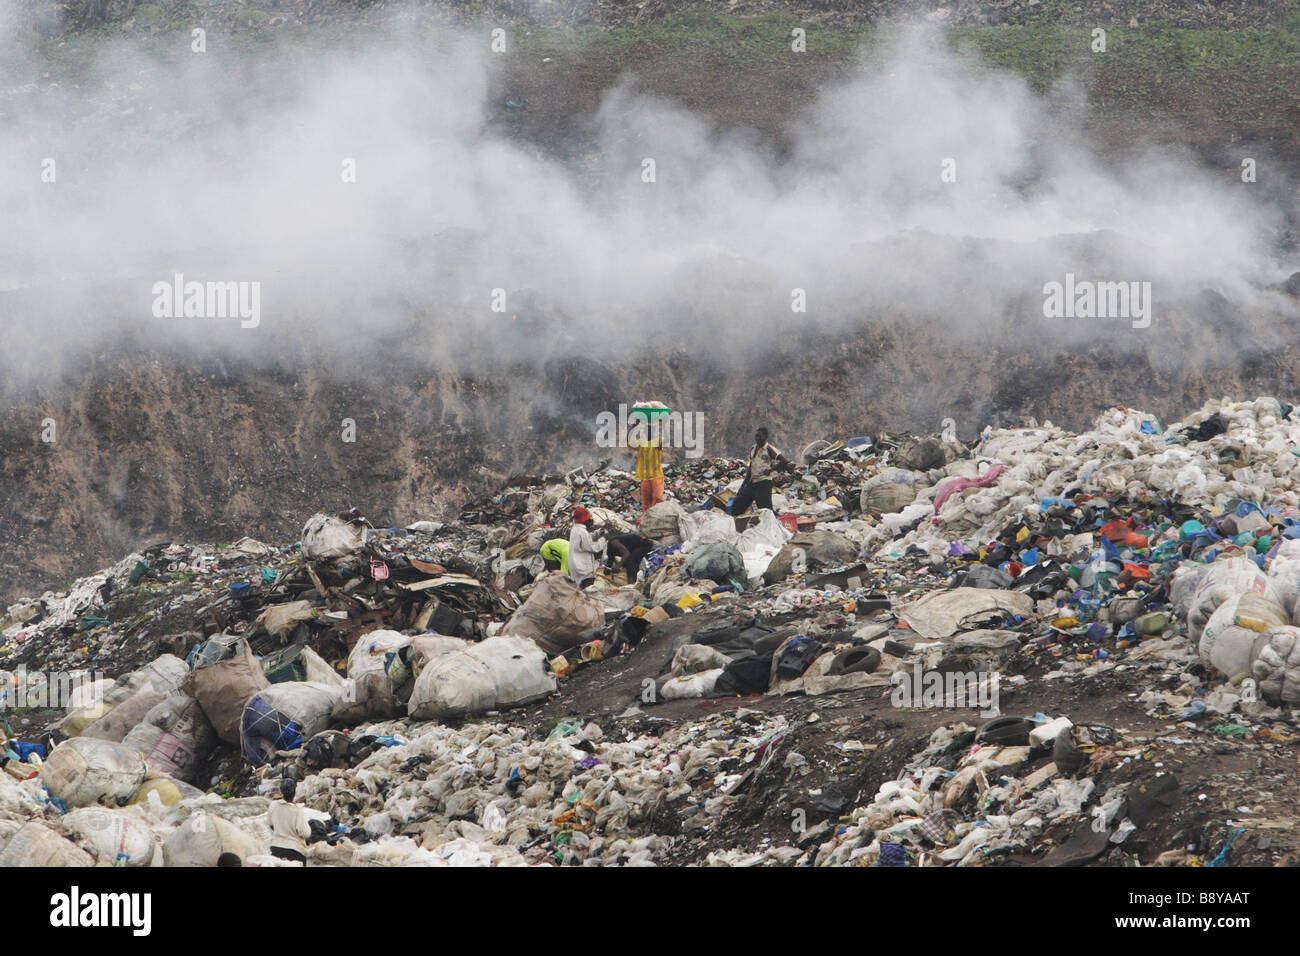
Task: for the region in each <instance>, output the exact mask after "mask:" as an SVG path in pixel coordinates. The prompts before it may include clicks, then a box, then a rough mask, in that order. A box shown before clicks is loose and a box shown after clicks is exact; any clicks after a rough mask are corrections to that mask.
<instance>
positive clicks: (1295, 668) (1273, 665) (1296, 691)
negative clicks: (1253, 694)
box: [1251, 625, 1300, 704]
mask: <svg viewBox="0 0 1300 956" xmlns="http://www.w3.org/2000/svg"><path fill="white" fill-rule="evenodd" d="M1265 636H1266V637H1267V640H1266V641H1264V643H1263V644H1262V646H1261V647H1260V648H1259V653H1258V654H1256V655H1255V663H1254V664H1253V665H1251V673H1252V674H1253V676H1254V678H1255V680H1256V681H1257V682H1258V683H1259V691H1260V693H1261V694H1262V695H1263V696H1264V699H1265V700H1267V701H1268V702H1269V703H1271V704H1300V627H1293V626H1291V625H1286V626H1284V627H1275V628H1273V630H1271V631H1269V632H1268V634H1267V635H1265Z"/></svg>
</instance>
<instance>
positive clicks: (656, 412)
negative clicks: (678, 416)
mask: <svg viewBox="0 0 1300 956" xmlns="http://www.w3.org/2000/svg"><path fill="white" fill-rule="evenodd" d="M632 411H633V413H638V412H639V413H640V414H642V415H644V416H645V417H646V421H651V422H653V421H658V420H659V419H661V418H667V417H668V416H669V415H671V414H672V411H673V410H672V409H671V408H647V407H646V406H644V405H633V406H632Z"/></svg>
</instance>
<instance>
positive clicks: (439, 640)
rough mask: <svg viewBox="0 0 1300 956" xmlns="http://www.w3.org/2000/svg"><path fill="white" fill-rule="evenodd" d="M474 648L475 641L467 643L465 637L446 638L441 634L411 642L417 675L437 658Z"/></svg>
mask: <svg viewBox="0 0 1300 956" xmlns="http://www.w3.org/2000/svg"><path fill="white" fill-rule="evenodd" d="M471 646H473V641H467V640H465V639H464V638H463V637H444V636H443V635H441V634H422V635H421V636H419V637H416V638H413V639H412V640H411V650H412V652H413V653H414V655H415V657H414V660H413V661H412V663H413V664H414V666H415V673H416V674H417V675H418V674H419V673H420V671H421V670H423V668H424V666H425V665H426V664H428V663H429V661H431V660H433V659H434V658H435V657H442V656H443V655H444V654H454V653H455V652H456V651H465V650H469V648H470V647H471Z"/></svg>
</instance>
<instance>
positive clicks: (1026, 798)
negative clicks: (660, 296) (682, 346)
mask: <svg viewBox="0 0 1300 956" xmlns="http://www.w3.org/2000/svg"><path fill="white" fill-rule="evenodd" d="M1291 411H1292V409H1291V407H1290V406H1289V405H1285V404H1283V403H1281V402H1279V401H1277V400H1274V399H1268V398H1262V399H1258V400H1256V401H1254V402H1241V403H1233V402H1226V401H1225V402H1215V403H1209V404H1207V405H1206V406H1205V407H1204V408H1202V409H1200V410H1199V411H1198V412H1196V413H1194V414H1193V415H1191V416H1189V417H1188V418H1187V419H1185V420H1184V421H1182V422H1179V423H1176V424H1174V425H1172V426H1170V427H1168V428H1166V427H1165V426H1162V425H1161V423H1160V422H1159V421H1157V420H1156V419H1155V418H1154V417H1152V416H1150V415H1145V414H1143V413H1141V412H1137V411H1134V410H1131V409H1127V408H1122V407H1121V408H1114V409H1111V410H1109V411H1107V412H1106V413H1105V414H1103V415H1101V416H1100V417H1099V418H1098V420H1097V422H1096V424H1095V427H1094V428H1093V429H1092V430H1090V431H1088V432H1085V433H1083V434H1079V435H1073V434H1069V433H1066V432H1064V431H1062V430H1061V429H1058V428H1056V427H1054V426H1052V425H1051V424H1050V423H1047V424H1045V425H1043V426H1038V425H1036V424H1032V423H1031V426H1030V427H1027V428H1021V429H1001V430H991V429H986V430H985V432H984V433H983V434H982V435H981V436H980V438H979V441H978V442H976V443H974V444H972V445H970V446H967V445H964V444H962V443H961V442H959V441H958V440H957V439H956V438H955V437H954V436H953V435H952V434H951V433H948V434H945V435H939V436H910V435H888V434H885V435H877V436H871V437H861V438H851V439H847V440H844V441H836V442H830V441H820V442H814V443H812V444H811V445H809V446H807V447H806V448H805V449H803V451H802V453H801V455H800V456H799V460H800V461H801V463H802V466H803V468H802V471H801V472H799V473H797V474H795V475H794V476H792V477H791V478H790V479H789V480H787V481H785V482H784V483H783V484H780V485H779V486H778V488H777V490H776V493H775V494H774V495H773V505H774V509H773V510H771V511H768V510H764V511H759V512H753V513H750V514H744V515H734V514H731V513H730V512H729V510H728V506H729V503H730V502H731V501H732V500H733V499H734V498H735V496H736V493H737V491H738V490H739V486H740V483H741V480H742V477H743V471H744V462H742V461H737V460H733V459H712V460H698V461H687V462H685V463H683V464H673V463H669V464H667V465H666V468H665V470H666V472H667V479H668V480H667V481H666V482H665V485H666V488H667V490H668V500H666V501H664V502H662V503H660V504H657V505H655V506H654V507H652V508H651V509H649V511H647V512H646V513H645V514H644V515H642V514H641V513H640V510H639V505H638V500H639V499H638V494H637V492H638V488H637V482H636V481H635V480H634V479H633V476H632V475H631V474H629V473H628V472H626V471H622V470H620V469H618V468H616V467H613V466H611V465H609V464H606V465H604V466H603V467H601V468H599V469H596V470H594V471H590V472H589V471H586V470H582V469H579V470H576V471H573V472H570V473H568V474H567V475H563V476H560V475H520V476H515V477H514V478H512V479H511V480H510V481H509V482H507V484H506V486H505V487H504V488H503V489H502V491H501V492H500V493H498V494H497V495H494V496H492V497H490V498H488V499H485V500H483V501H479V502H476V503H472V504H470V505H467V506H466V507H465V508H463V509H462V511H461V513H460V515H459V518H458V519H457V520H455V521H447V522H437V521H417V522H415V523H413V524H411V525H409V526H406V527H374V526H372V525H371V523H370V522H369V521H367V520H366V519H365V518H364V517H362V516H360V515H359V514H358V513H356V512H355V511H352V512H344V513H339V514H332V515H331V514H316V515H313V516H312V517H311V518H310V519H309V520H308V521H307V523H306V524H305V526H304V528H303V532H302V536H301V539H300V540H299V541H297V542H294V543H291V544H288V545H286V546H284V547H275V546H272V545H268V544H265V543H262V542H259V541H256V540H254V539H251V538H243V539H241V540H239V541H237V542H234V543H233V544H229V545H224V546H219V547H198V546H193V545H187V544H181V543H178V542H172V541H160V542H154V543H151V544H147V545H144V546H142V547H141V549H140V550H139V551H138V552H137V553H133V554H131V555H129V556H127V557H126V558H124V559H123V560H122V561H121V562H119V563H117V564H116V565H114V566H113V567H111V568H107V569H105V570H104V571H102V572H100V573H98V574H95V575H91V576H89V577H86V578H83V579H81V580H79V581H76V582H75V583H74V584H72V585H71V586H70V587H69V588H67V589H66V590H64V591H61V592H47V593H46V594H44V595H42V596H40V597H39V598H33V599H30V600H26V601H20V602H18V603H16V604H14V605H13V606H11V607H9V608H8V609H7V610H6V611H4V613H3V616H0V707H2V708H3V710H2V711H0V713H2V714H3V717H4V721H3V723H0V745H2V746H3V755H2V757H0V759H2V760H3V765H2V767H0V769H2V771H3V772H0V863H16V864H31V863H40V862H51V863H54V862H57V863H61V864H72V863H81V864H86V865H89V864H91V863H96V862H97V863H99V864H101V865H104V864H115V865H128V866H147V865H163V864H170V865H217V864H218V863H219V862H222V863H223V865H226V863H229V861H230V860H231V859H234V860H236V861H237V862H238V863H240V864H257V865H302V864H313V865H349V864H357V863H366V864H374V865H380V864H382V865H402V864H417V865H442V864H448V863H450V864H454V865H462V864H463V865H521V864H539V863H562V864H566V865H577V864H581V865H610V864H619V863H624V864H627V863H630V864H648V863H655V862H662V861H665V860H680V859H681V853H682V841H683V840H685V839H686V838H684V837H682V836H681V834H682V832H683V830H684V829H685V830H691V829H692V828H694V829H701V828H706V827H711V826H712V824H713V823H715V822H716V821H717V820H719V819H723V818H726V817H727V814H728V813H732V812H735V807H736V806H737V798H736V792H735V789H734V788H735V785H736V784H737V783H738V781H740V780H741V779H742V778H744V779H749V777H750V776H752V775H753V773H754V772H755V770H756V768H757V767H759V766H762V767H764V768H767V767H768V763H767V762H768V761H769V760H770V759H771V755H772V753H773V752H774V750H775V749H776V744H775V743H774V741H778V740H782V741H784V740H785V739H786V737H787V736H788V735H789V734H791V733H792V732H793V730H792V727H793V726H794V721H793V716H792V715H793V710H791V709H790V708H794V707H797V706H798V704H797V702H798V701H800V700H836V701H841V702H843V701H854V702H858V704H860V706H863V707H882V708H883V707H891V706H892V707H895V708H897V707H900V706H908V707H915V706H916V705H917V702H916V701H908V702H905V703H904V704H900V703H899V702H898V700H897V698H896V695H897V694H898V691H899V688H900V686H908V687H911V686H918V687H919V685H920V683H921V680H922V678H923V677H924V676H925V675H927V674H934V673H939V674H948V675H951V674H954V673H962V674H973V675H976V676H975V678H974V679H973V680H972V682H971V683H970V685H969V688H968V689H969V691H970V698H969V699H966V698H963V699H962V700H960V701H958V702H956V703H953V702H951V701H947V700H946V699H944V700H940V701H937V702H936V701H920V702H919V703H920V705H921V709H922V710H925V708H932V709H931V711H930V712H931V713H933V714H934V715H935V719H934V720H931V722H930V727H929V728H928V729H927V733H928V734H929V743H928V744H927V745H926V746H925V747H924V749H922V750H921V751H919V752H917V753H915V754H913V755H912V756H911V757H910V759H908V760H907V761H906V763H905V764H904V765H903V766H902V769H901V770H891V771H890V773H889V774H888V779H882V780H879V781H876V782H874V783H873V784H872V785H871V786H870V787H869V788H867V790H864V791H863V793H862V794H861V800H860V801H859V802H858V803H857V805H856V806H851V807H850V806H845V807H837V808H834V811H835V813H836V814H838V816H836V818H835V819H833V820H832V819H828V820H826V821H824V823H823V830H824V832H821V833H820V836H823V837H826V839H813V838H811V837H810V836H808V835H805V834H798V835H796V836H795V837H793V838H792V839H791V840H789V841H786V842H782V841H770V842H769V845H767V846H766V847H765V848H763V849H760V850H754V849H745V848H742V847H739V846H734V847H722V848H709V849H708V850H707V854H705V853H704V852H701V854H700V856H699V857H698V859H696V862H704V861H706V860H707V862H711V863H715V864H726V865H753V864H772V863H779V864H792V863H794V864H809V865H813V864H815V865H840V864H853V865H948V864H951V865H988V864H990V863H996V862H1000V861H1001V860H1002V858H1003V857H1006V858H1008V859H1010V858H1016V857H1017V856H1025V857H1026V858H1029V857H1034V858H1044V857H1045V858H1046V859H1048V860H1050V861H1053V862H1063V861H1065V859H1066V857H1067V856H1070V860H1071V861H1072V862H1079V860H1080V859H1095V858H1097V857H1098V856H1100V855H1101V854H1102V851H1103V850H1107V849H1108V848H1113V847H1122V845H1123V844H1124V842H1125V839H1126V838H1127V836H1128V834H1130V833H1131V832H1133V830H1134V829H1136V828H1140V827H1142V826H1144V825H1145V824H1146V822H1147V820H1148V819H1149V818H1148V817H1145V816H1143V814H1144V813H1145V812H1146V811H1141V812H1138V811H1135V810H1134V807H1133V802H1134V799H1135V798H1134V796H1133V794H1132V793H1130V789H1131V788H1130V787H1129V785H1128V783H1127V782H1113V783H1112V784H1111V785H1110V786H1108V787H1104V788H1103V786H1102V784H1101V783H1100V782H1099V780H1100V778H1099V777H1098V773H1099V772H1101V771H1103V770H1106V769H1107V768H1108V767H1110V766H1112V764H1113V763H1114V761H1115V760H1120V761H1123V760H1128V761H1129V762H1132V761H1133V760H1137V759H1140V757H1139V755H1140V754H1141V753H1144V752H1146V751H1144V750H1143V748H1147V750H1149V749H1150V748H1151V747H1152V746H1154V745H1153V744H1152V743H1151V740H1150V739H1148V738H1142V739H1140V740H1139V739H1138V738H1137V737H1135V736H1134V735H1133V734H1132V733H1129V732H1126V731H1123V730H1122V729H1114V728H1111V727H1109V726H1105V725H1103V724H1100V723H1098V722H1095V721H1080V722H1078V723H1075V722H1072V721H1071V720H1070V719H1069V718H1067V717H1065V716H1063V715H1062V716H1058V717H1057V718H1055V719H1053V718H1049V717H1048V716H1047V715H1046V713H1044V712H1042V711H1043V710H1045V709H1046V708H1047V705H1046V704H1043V705H1042V707H1035V708H1034V711H1033V713H1032V714H1025V715H1024V716H1023V717H1014V716H1010V717H1003V716H1002V715H1001V713H999V712H998V710H997V708H998V696H999V695H1001V696H1002V698H1004V699H1006V698H1010V699H1012V700H1022V699H1026V698H1027V697H1029V696H1031V695H1034V694H1046V695H1050V694H1052V693H1054V690H1053V689H1054V688H1056V687H1061V686H1066V685H1074V684H1078V683H1080V682H1095V681H1098V680H1108V681H1113V682H1114V683H1113V689H1112V692H1113V693H1114V694H1115V695H1116V696H1117V697H1122V698H1123V699H1124V700H1125V701H1127V702H1128V703H1129V704H1131V706H1132V707H1133V708H1135V713H1139V714H1145V716H1147V717H1149V718H1152V719H1174V720H1176V721H1178V722H1179V725H1180V726H1183V727H1185V728H1190V729H1191V730H1194V731H1195V732H1196V733H1198V734H1213V735H1215V739H1216V743H1218V742H1221V740H1222V739H1224V738H1225V737H1226V738H1228V739H1232V740H1248V741H1250V742H1251V743H1252V744H1254V745H1259V746H1274V745H1279V746H1281V745H1284V744H1285V743H1286V742H1288V741H1289V740H1290V739H1292V738H1293V737H1295V736H1297V735H1296V734H1295V733H1293V732H1292V730H1291V728H1292V727H1293V724H1294V715H1293V713H1292V708H1294V707H1296V706H1297V705H1300V478H1297V465H1298V464H1300V462H1297V458H1298V457H1300V423H1296V422H1293V421H1292V420H1291ZM579 506H581V507H583V508H585V509H587V510H588V511H589V512H590V513H591V514H592V517H593V524H594V525H595V527H596V528H598V529H599V530H600V532H601V533H603V534H605V535H607V536H616V535H631V534H636V535H642V536H644V537H645V538H648V539H649V544H648V545H647V547H649V548H650V549H651V550H650V551H649V553H648V555H647V556H646V557H645V558H644V560H643V561H642V562H641V564H640V566H639V567H638V568H636V569H634V570H633V571H632V572H631V573H630V574H629V573H625V572H623V571H615V570H612V569H611V568H612V567H613V566H612V565H609V566H606V567H602V568H600V569H599V570H598V571H597V573H596V575H595V579H594V581H593V582H592V583H590V584H587V586H585V587H583V586H580V583H578V582H575V581H574V580H572V579H571V578H570V576H569V575H567V574H565V573H563V572H561V571H554V570H548V569H547V565H546V563H545V561H544V560H543V558H542V555H541V550H542V546H543V545H544V544H545V543H546V542H548V541H552V540H553V539H556V538H560V539H567V538H568V535H569V531H570V528H571V526H572V517H571V516H572V514H573V511H574V509H575V508H578V507H579ZM584 583H585V582H584ZM599 673H608V674H609V675H611V676H610V677H609V678H607V679H604V680H603V681H602V680H601V679H598V678H597V677H592V676H589V675H593V674H599ZM105 674H111V675H112V677H108V676H105ZM51 675H57V680H54V679H51ZM611 681H614V682H615V685H616V688H615V692H613V693H612V696H608V694H609V693H610V692H609V691H608V690H607V689H606V685H608V684H610V682H611ZM60 682H61V683H60ZM620 682H621V683H620ZM1135 682H1136V683H1135ZM591 688H599V689H600V691H601V693H605V694H607V696H605V697H597V696H591V695H594V694H595V693H596V691H595V690H593V689H591ZM571 698H573V699H576V700H581V701H584V703H583V704H581V705H580V706H579V707H578V708H577V710H579V711H582V710H585V713H586V716H582V717H573V716H571V715H570V716H568V717H564V718H563V719H560V718H559V717H557V716H556V714H557V713H558V712H557V711H555V710H554V707H555V706H559V707H561V708H563V707H564V705H565V702H566V701H568V700H569V699H571ZM742 698H743V699H745V700H746V701H752V700H755V699H762V700H765V701H767V702H768V703H766V704H764V708H763V710H761V711H756V710H749V709H742V710H739V711H736V712H735V713H734V714H724V713H719V714H716V715H714V716H711V717H708V718H706V719H700V718H699V717H698V713H696V714H695V715H694V716H692V717H690V718H689V719H683V717H684V715H685V714H686V713H687V712H685V711H683V710H682V709H681V707H682V706H683V705H682V703H681V702H690V701H706V700H713V701H719V702H722V701H726V700H728V699H729V700H732V701H737V700H738V699H742ZM593 701H595V703H592V702H593ZM891 702H892V703H891ZM687 706H702V704H701V705H695V704H689V703H688V704H687ZM954 707H955V708H958V709H966V710H969V711H972V712H973V714H976V715H978V716H979V717H980V718H982V720H980V721H976V724H979V726H974V725H970V724H966V723H963V722H961V721H957V722H953V721H952V720H951V709H952V708H954ZM547 708H551V709H550V710H549V711H548V710H547ZM674 708H676V709H674ZM944 708H946V709H947V710H946V711H945V710H944ZM1057 712H1058V714H1059V713H1060V709H1059V708H1058V709H1057ZM660 713H662V714H664V715H666V716H657V715H658V714H660ZM945 713H947V718H943V715H944V714H945ZM941 718H942V719H941ZM1215 721H1217V722H1218V723H1214V722H1215ZM936 722H937V723H938V726H937V727H936V726H935V723H936ZM1198 722H1200V723H1198ZM1210 723H1214V726H1213V728H1212V729H1207V728H1208V727H1209V724H1210ZM800 726H802V725H800ZM1223 727H1227V728H1229V729H1228V730H1222V729H1221V728H1223ZM1234 728H1235V729H1234ZM800 732H806V731H800ZM1021 738H1023V740H1022V739H1021ZM873 746H874V745H873ZM855 749H856V748H855ZM862 749H863V750H864V752H865V745H864V746H863V748H862ZM1099 755H1100V756H1099ZM900 757H901V755H900ZM1107 761H1111V763H1107ZM765 772H771V771H770V770H765ZM1156 776H1157V778H1158V777H1159V775H1158V774H1157V775H1156ZM787 778H788V779H787V781H786V782H787V784H788V785H791V786H793V785H794V783H793V781H794V780H795V777H794V776H791V775H788V774H787ZM1160 786H1161V787H1163V786H1164V784H1161V785H1160ZM1143 792H1145V791H1143ZM1140 802H1141V801H1139V803H1140ZM840 811H843V812H840ZM1122 811H1127V813H1125V812H1122ZM828 812H829V811H828ZM1135 813H1136V815H1135ZM1085 818H1086V819H1088V820H1091V821H1094V822H1095V821H1096V820H1098V819H1100V820H1101V821H1102V823H1101V825H1099V826H1098V827H1097V828H1096V829H1091V830H1089V832H1091V833H1104V836H1105V841H1103V844H1104V845H1100V846H1098V845H1096V843H1097V841H1096V839H1095V838H1088V839H1087V840H1084V841H1083V842H1085V843H1086V844H1087V846H1086V847H1085V848H1084V849H1085V850H1086V851H1087V853H1091V852H1092V851H1093V850H1097V853H1095V854H1093V855H1092V856H1087V854H1086V853H1084V850H1080V849H1079V847H1078V846H1074V849H1072V850H1069V851H1068V852H1067V851H1065V850H1062V849H1061V848H1062V847H1065V846H1066V845H1067V844H1068V843H1069V841H1068V840H1058V837H1060V835H1061V834H1060V833H1059V832H1058V830H1057V829H1054V828H1059V827H1061V826H1064V825H1066V824H1072V823H1074V822H1076V821H1078V820H1081V819H1085ZM719 832H720V831H719ZM1089 841H1091V842H1089ZM1076 842H1077V841H1076ZM1070 845H1071V846H1073V844H1070ZM1058 851H1060V853H1059V855H1058V856H1056V857H1052V856H1051V854H1053V853H1058ZM1080 853H1084V855H1083V856H1082V857H1080ZM223 854H229V856H227V857H224V858H223ZM1071 854H1072V855H1071ZM1076 858H1077V859H1076ZM223 861H224V862H223Z"/></svg>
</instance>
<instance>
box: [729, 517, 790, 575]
mask: <svg viewBox="0 0 1300 956" xmlns="http://www.w3.org/2000/svg"><path fill="white" fill-rule="evenodd" d="M792 537H793V535H791V534H790V532H789V531H787V530H786V529H785V525H783V524H781V522H780V521H778V520H777V517H776V515H775V514H773V513H772V512H771V511H769V510H767V509H766V508H764V509H763V510H762V511H760V512H759V513H758V520H757V521H755V522H754V523H753V524H751V525H750V526H749V527H748V528H746V529H745V530H744V531H742V532H741V533H740V538H739V539H738V540H737V541H736V550H737V551H739V552H740V556H741V558H743V559H744V561H745V573H746V575H747V576H748V577H749V579H750V580H753V579H754V578H761V577H762V576H763V572H764V571H766V570H767V566H768V565H769V564H771V563H772V559H773V558H775V557H776V555H777V553H778V552H779V551H780V550H781V549H782V548H783V547H785V543H786V542H787V541H789V540H790V538H792Z"/></svg>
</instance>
